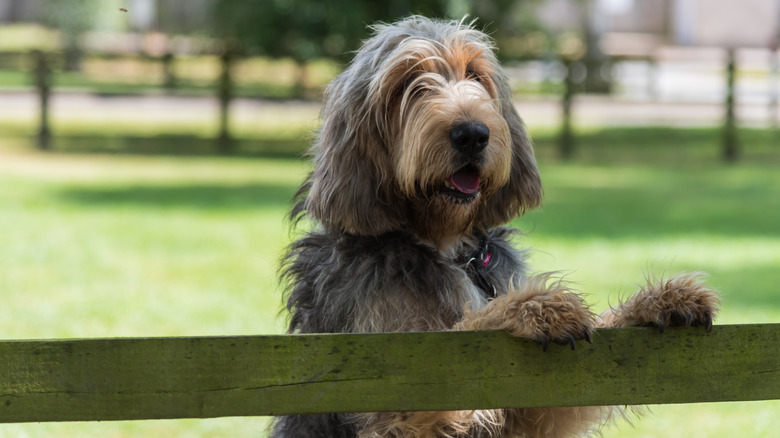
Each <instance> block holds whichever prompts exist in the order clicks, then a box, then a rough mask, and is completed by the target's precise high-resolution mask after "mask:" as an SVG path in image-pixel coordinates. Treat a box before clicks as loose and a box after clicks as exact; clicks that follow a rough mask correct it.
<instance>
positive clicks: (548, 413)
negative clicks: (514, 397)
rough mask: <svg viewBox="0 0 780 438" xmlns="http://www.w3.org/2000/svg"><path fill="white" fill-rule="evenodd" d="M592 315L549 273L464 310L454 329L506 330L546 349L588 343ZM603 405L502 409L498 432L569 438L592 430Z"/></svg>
mask: <svg viewBox="0 0 780 438" xmlns="http://www.w3.org/2000/svg"><path fill="white" fill-rule="evenodd" d="M595 322H596V321H595V315H594V314H593V313H592V312H591V311H590V309H589V308H588V306H587V305H586V304H585V301H584V300H583V299H582V297H581V296H580V295H578V294H577V293H576V292H574V291H572V290H571V289H569V288H567V287H566V285H565V284H564V283H563V282H561V281H552V280H551V279H550V276H549V275H541V276H538V277H535V278H531V279H529V280H528V281H526V282H524V283H523V284H522V285H520V287H519V288H517V289H515V290H512V291H509V293H507V294H505V295H502V296H499V297H498V298H496V299H494V300H493V301H491V302H490V303H489V304H488V305H487V306H486V307H485V308H483V309H480V310H477V311H467V312H466V314H465V317H464V319H463V321H461V322H460V323H459V324H457V325H456V329H458V330H506V331H508V332H509V333H510V334H512V335H513V336H517V337H522V338H528V339H532V340H534V341H536V342H538V343H539V344H541V345H542V348H543V349H544V350H545V351H546V350H547V348H548V346H549V344H550V343H551V342H553V343H557V344H561V345H570V346H571V348H572V349H574V348H575V345H576V342H577V341H578V340H583V339H584V340H587V341H588V342H591V332H592V330H593V327H594V326H595ZM610 413H611V408H609V407H566V408H528V409H507V410H505V411H504V413H503V417H504V424H503V427H502V432H501V433H500V435H498V436H506V437H513V436H522V437H529V438H535V437H547V438H553V437H556V438H557V437H573V436H579V435H582V434H584V433H586V432H588V431H589V430H593V429H598V428H599V427H600V425H601V424H602V423H603V422H604V421H605V420H606V419H608V418H609V416H610Z"/></svg>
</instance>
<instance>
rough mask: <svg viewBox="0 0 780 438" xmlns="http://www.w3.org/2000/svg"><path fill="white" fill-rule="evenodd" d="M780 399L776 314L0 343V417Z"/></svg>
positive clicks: (240, 413) (122, 416) (120, 417)
mask: <svg viewBox="0 0 780 438" xmlns="http://www.w3.org/2000/svg"><path fill="white" fill-rule="evenodd" d="M778 398H780V324H765V325H724V326H715V327H713V329H712V332H711V333H706V332H705V331H704V329H702V328H691V329H668V330H666V332H665V333H664V334H659V333H658V332H657V331H656V330H654V329H650V328H631V329H600V330H597V331H596V333H595V335H594V343H593V344H588V343H585V342H579V343H578V344H577V348H576V350H575V351H571V350H570V348H569V347H568V346H566V347H564V346H558V345H551V346H550V349H549V350H548V351H547V352H543V351H542V348H541V347H540V346H539V345H537V344H535V343H533V342H530V341H527V340H523V339H515V338H511V337H509V336H508V335H506V334H505V333H503V332H446V333H396V334H359V335H353V334H338V335H294V336H241V337H192V338H119V339H81V340H71V339H66V340H33V341H31V340H21V341H0V422H40V421H91V420H134V419H156V418H208V417H221V416H255V415H278V414H292V413H320V412H351V411H387V410H451V409H472V408H473V409H476V408H497V407H523V406H525V407H533V406H571V405H602V404H655V403H690V402H713V401H735V400H766V399H778Z"/></svg>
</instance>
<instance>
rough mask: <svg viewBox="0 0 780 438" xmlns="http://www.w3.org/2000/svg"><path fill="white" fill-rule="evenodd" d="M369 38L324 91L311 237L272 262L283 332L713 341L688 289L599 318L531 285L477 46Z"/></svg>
mask: <svg viewBox="0 0 780 438" xmlns="http://www.w3.org/2000/svg"><path fill="white" fill-rule="evenodd" d="M374 31H375V33H374V35H373V37H372V38H371V39H369V40H368V41H366V43H365V44H364V45H363V47H362V48H361V49H360V50H359V51H358V52H357V54H356V55H355V58H354V60H353V61H352V63H351V64H350V65H349V66H348V68H347V69H346V70H345V71H344V72H343V73H342V74H340V75H339V76H338V77H337V78H336V79H335V80H334V81H333V82H332V83H331V84H330V86H329V87H328V88H327V91H326V94H325V105H324V108H323V110H322V127H321V129H320V131H319V133H318V135H317V138H316V142H315V144H314V146H313V149H312V154H313V161H314V168H313V170H312V172H311V174H310V175H309V176H308V178H307V179H306V181H305V182H304V183H303V185H302V186H301V188H300V190H299V193H298V198H297V199H298V203H297V204H296V206H295V208H294V209H293V211H292V213H291V216H292V218H293V220H294V221H295V220H298V219H301V218H303V217H307V216H308V217H309V218H311V219H312V220H314V221H315V223H316V224H317V225H316V226H315V228H314V230H313V231H311V232H309V233H308V234H307V235H306V236H305V237H303V238H302V239H300V240H298V241H297V242H295V243H293V244H292V245H291V247H290V248H289V252H288V254H287V256H286V258H285V265H284V268H285V270H284V278H285V279H286V280H287V281H288V283H289V291H288V294H289V295H288V303H287V307H288V309H289V310H290V312H291V315H292V316H291V320H290V326H289V330H290V332H295V333H314V332H317V333H319V332H328V333H336V332H342V333H344V332H346V333H361V332H398V331H426V330H474V329H479V330H490V329H503V330H507V331H509V332H510V333H511V334H512V335H514V336H520V337H523V338H529V339H533V340H535V341H537V342H539V343H540V344H542V345H543V348H545V349H546V348H547V346H548V344H549V343H551V342H552V343H559V344H564V345H571V347H572V348H573V347H574V344H575V342H576V341H577V340H583V339H584V340H588V341H590V337H591V331H592V330H593V328H594V327H597V326H611V327H625V326H647V325H653V326H656V327H658V328H660V329H663V328H664V327H667V326H675V325H680V326H689V325H705V326H707V327H710V326H711V324H712V318H713V316H714V314H715V312H716V311H717V303H718V296H717V294H716V292H715V291H713V290H712V289H710V288H709V287H707V286H705V285H704V284H702V283H701V282H700V279H699V276H698V275H695V274H681V275H677V276H675V277H672V278H671V279H667V280H665V281H662V282H657V284H655V283H653V282H650V283H651V284H648V286H647V287H645V288H642V289H640V290H639V291H638V292H637V293H636V294H635V295H634V296H633V297H631V298H630V299H629V300H627V301H626V302H625V303H623V304H622V305H620V306H619V307H616V308H613V309H609V310H607V311H606V312H605V313H604V314H603V315H601V316H599V317H597V316H595V315H594V314H593V313H591V311H590V309H589V308H588V306H587V305H586V304H585V303H584V301H583V299H582V297H581V296H579V295H578V294H577V293H575V292H574V291H571V290H569V289H567V288H566V287H565V286H563V285H562V284H561V282H560V281H550V280H549V276H544V275H542V276H536V277H532V276H530V275H529V274H528V268H527V264H526V253H525V252H524V251H521V250H517V249H515V248H513V246H512V237H513V235H514V231H513V230H512V229H510V228H507V227H505V226H503V224H506V223H507V222H509V221H510V220H511V219H512V218H515V217H517V216H519V215H521V214H522V213H523V212H525V211H526V210H528V209H531V208H534V207H536V206H538V205H539V204H540V202H541V199H542V187H541V182H540V179H539V172H538V170H537V166H536V161H535V159H534V154H533V151H532V149H531V141H530V140H529V137H528V134H527V133H526V131H525V129H524V127H523V122H522V120H521V119H520V116H519V115H518V113H517V111H516V109H515V107H514V106H513V104H512V93H511V90H510V88H509V84H508V83H507V78H506V77H505V75H504V73H503V72H502V69H501V67H500V66H499V64H498V62H497V60H496V57H495V54H494V51H493V46H492V43H491V40H490V39H489V37H488V36H486V35H485V34H484V33H482V32H480V31H478V30H475V29H474V28H473V27H472V26H471V25H468V24H464V23H463V22H457V21H435V20H430V19H426V18H422V17H410V18H408V19H405V20H403V21H400V22H398V23H395V24H392V25H385V24H381V25H378V26H376V27H375V28H374ZM510 390H511V389H510ZM613 411H614V409H612V408H609V407H574V408H544V409H499V410H483V411H456V412H389V413H363V414H330V415H293V416H286V417H280V418H278V419H277V420H276V422H275V425H274V432H273V433H274V436H276V437H287V438H299V437H455V436H457V437H461V436H464V437H510V436H522V437H563V436H577V435H583V434H587V433H589V432H592V431H594V430H596V429H597V428H598V427H599V426H600V424H602V423H603V422H604V421H605V420H606V419H607V418H609V417H610V416H611V413H612V412H613Z"/></svg>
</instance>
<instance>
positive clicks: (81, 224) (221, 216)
mask: <svg viewBox="0 0 780 438" xmlns="http://www.w3.org/2000/svg"><path fill="white" fill-rule="evenodd" d="M25 144H26V143H24V142H22V143H18V144H16V145H14V146H12V145H9V143H8V141H6V140H0V206H1V207H0V242H2V244H0V293H2V297H3V306H1V307H0V333H2V337H3V338H6V339H9V338H56V337H101V336H179V335H236V334H259V333H280V332H281V331H282V330H283V327H284V317H283V316H281V317H280V316H279V311H280V310H281V308H282V301H281V298H280V290H279V287H278V284H277V279H276V269H277V266H278V260H279V257H280V255H281V253H282V251H283V248H284V246H285V245H286V244H287V242H289V240H290V238H291V236H290V235H289V234H288V227H287V224H286V223H285V221H284V217H285V215H286V212H287V211H288V209H289V199H290V197H291V196H292V194H293V192H294V191H295V189H296V186H297V184H298V183H299V182H300V180H301V179H302V178H303V176H304V175H305V172H306V169H307V166H306V164H305V163H302V162H300V161H297V160H291V159H259V158H215V157H198V156H190V157H169V156H139V155H107V154H92V155H88V154H72V153H52V154H40V153H37V152H32V151H28V150H26V149H24V147H23V146H24V145H25ZM542 148H544V146H542ZM636 153H637V152H635V154H636ZM544 154H545V152H544V151H542V155H544ZM585 161H586V162H585V163H579V164H554V163H551V162H550V161H549V160H545V161H543V163H544V164H543V165H542V175H543V178H544V183H545V191H546V202H545V205H544V207H543V208H542V209H541V210H539V211H537V212H532V213H530V214H529V215H527V216H526V217H524V218H522V219H520V220H518V221H517V222H516V223H515V224H516V225H517V226H518V227H519V228H521V229H522V230H523V231H525V232H527V233H528V235H527V236H526V237H523V238H521V239H519V241H518V243H519V244H520V245H523V246H526V245H527V246H531V247H533V248H534V250H535V252H534V255H533V257H532V263H533V265H534V269H535V270H537V271H549V270H559V271H562V273H564V274H566V275H567V278H568V279H569V280H571V281H573V282H575V283H576V287H577V288H579V289H581V290H582V291H584V292H586V293H588V294H589V297H588V300H589V302H591V303H592V304H593V305H594V308H595V309H597V310H602V309H604V308H606V307H607V306H608V305H610V304H614V303H615V302H616V301H617V300H618V298H619V297H620V296H624V295H626V294H628V293H630V292H631V291H632V290H633V288H634V286H635V285H636V284H637V283H641V282H642V281H643V275H644V274H646V273H656V274H668V273H672V272H675V271H678V270H703V271H706V272H708V273H709V274H710V278H709V281H710V282H711V284H713V285H714V286H716V287H717V288H719V289H720V290H722V291H723V293H724V302H723V311H722V314H721V317H720V318H719V320H718V321H717V322H719V323H748V322H778V321H780V295H778V294H777V293H776V284H777V276H778V272H780V226H778V225H776V224H780V196H779V195H780V177H778V176H777V175H778V174H777V172H776V170H775V165H774V163H772V162H768V163H755V162H753V163H744V164H740V165H736V166H724V165H721V164H719V163H717V162H715V163H710V164H701V163H690V162H682V163H673V164H668V165H660V164H658V163H657V162H656V161H652V160H648V162H647V163H644V164H637V163H638V162H640V160H634V162H633V163H623V162H622V161H621V164H620V165H606V164H604V163H592V164H588V160H585ZM619 161H620V160H619ZM779 408H780V403H778V402H757V403H756V402H751V403H728V404H695V405H683V406H659V407H656V408H654V411H655V413H654V414H652V415H649V416H648V417H647V418H644V419H641V420H637V421H635V423H636V427H634V428H632V427H630V426H628V425H622V426H621V428H619V429H616V430H611V431H609V432H607V434H606V436H608V437H667V436H686V437H688V436H690V437H731V436H751V437H769V436H771V434H772V433H773V432H772V431H776V430H778V429H779V428H780V419H778V417H777V415H776V412H777V411H778V409H779ZM266 422H267V419H262V418H230V419H213V420H171V421H139V422H108V423H52V424H17V425H0V436H8V437H16V436H34V437H44V436H139V437H140V436H185V437H186V436H193V437H195V436H198V437H200V436H214V437H217V436H230V437H232V436H258V435H259V436H263V435H262V430H263V429H264V427H265V424H266Z"/></svg>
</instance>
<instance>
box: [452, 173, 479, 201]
mask: <svg viewBox="0 0 780 438" xmlns="http://www.w3.org/2000/svg"><path fill="white" fill-rule="evenodd" d="M450 184H452V185H453V186H454V187H455V188H456V189H458V191H460V192H461V193H465V194H467V195H470V194H472V193H474V192H476V191H477V190H479V173H477V172H475V171H473V170H464V169H461V170H459V171H457V172H455V174H454V175H452V176H451V177H450Z"/></svg>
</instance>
